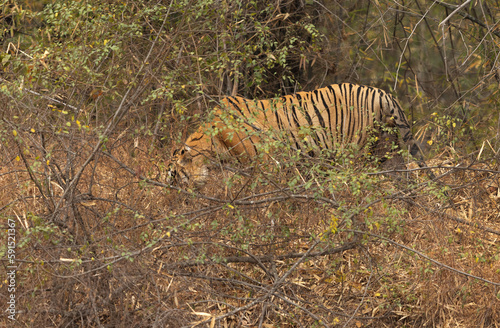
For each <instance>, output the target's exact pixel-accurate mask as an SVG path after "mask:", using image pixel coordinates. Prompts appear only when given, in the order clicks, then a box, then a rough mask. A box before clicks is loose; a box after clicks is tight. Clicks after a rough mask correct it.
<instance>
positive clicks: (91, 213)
mask: <svg viewBox="0 0 500 328" xmlns="http://www.w3.org/2000/svg"><path fill="white" fill-rule="evenodd" d="M125 144H132V142H130V143H127V142H126V140H121V142H120V145H125ZM149 144H150V142H148V141H147V140H145V141H144V145H149ZM113 145H118V143H113ZM120 145H118V146H113V147H112V146H111V144H110V146H109V147H108V149H107V150H106V153H107V154H111V155H112V157H109V156H107V155H106V153H101V152H100V153H99V154H98V156H96V157H95V159H94V160H93V161H92V163H91V164H89V166H88V167H87V168H86V169H85V171H84V174H83V176H82V178H81V180H80V181H79V183H78V186H77V188H75V190H74V192H73V193H67V192H66V193H65V191H66V190H67V188H68V185H67V184H66V185H64V184H62V185H61V181H66V182H67V181H69V179H67V178H71V177H72V175H71V174H70V176H69V177H64V176H63V174H62V173H61V174H60V176H59V177H56V176H55V174H56V172H58V170H55V169H54V167H52V168H51V169H50V170H43V169H37V170H35V176H36V177H37V181H38V182H39V184H40V186H41V187H42V190H44V197H43V196H42V195H41V191H40V189H38V188H37V186H36V184H35V183H34V182H33V180H32V179H31V177H30V175H29V174H28V173H27V170H26V166H25V165H24V162H23V160H22V159H21V160H20V161H16V160H15V157H16V156H14V155H15V153H9V151H7V150H5V149H4V150H3V151H4V154H10V156H4V162H3V165H2V167H1V171H0V173H1V176H0V181H1V184H0V185H1V186H2V187H1V189H0V196H1V199H2V203H1V206H2V214H3V217H4V218H12V219H15V220H16V224H17V241H18V245H19V246H18V248H17V250H16V258H17V260H18V266H19V268H18V272H17V283H18V288H17V291H16V295H17V297H18V304H17V311H18V314H17V319H18V321H19V323H22V324H23V325H26V326H61V327H65V326H72V327H79V326H80V327H93V326H99V325H102V326H113V327H125V326H131V325H133V326H136V327H183V326H194V325H196V324H198V325H197V327H204V326H206V327H209V326H212V324H214V325H215V327H258V326H261V327H301V326H302V327H315V326H318V327H319V326H328V327H335V326H339V327H340V326H346V327H424V326H427V327H473V326H474V327H477V326H479V327H498V326H499V322H500V318H499V313H500V301H499V294H498V284H499V283H500V281H499V279H498V277H499V272H500V260H499V243H498V238H499V235H500V233H499V230H500V229H498V227H499V224H500V216H499V214H498V213H499V212H500V211H499V209H500V203H499V198H498V196H497V195H498V184H497V185H495V183H498V182H497V181H498V170H497V169H496V168H494V167H489V166H488V165H487V164H485V163H480V164H477V163H476V164H474V165H472V166H470V167H465V166H463V168H461V169H454V170H453V171H452V172H451V173H450V174H448V175H446V176H445V177H443V178H442V180H441V181H442V183H443V184H446V185H448V186H451V187H452V190H451V191H450V196H451V197H452V199H453V201H454V203H455V208H447V203H446V202H443V201H440V200H437V199H436V197H435V196H433V195H432V194H431V193H430V191H429V190H430V189H429V188H428V187H427V186H425V185H423V186H421V187H420V189H418V188H417V189H416V190H417V191H416V192H414V193H413V194H409V193H406V194H399V195H398V196H397V197H396V196H394V197H392V198H391V197H387V199H386V200H385V201H384V202H378V203H374V204H372V205H370V206H369V207H368V204H366V203H363V202H361V201H360V197H366V196H367V193H365V192H362V193H361V194H358V195H355V194H353V192H352V190H350V189H349V188H346V189H344V190H337V191H335V192H332V191H331V190H327V189H324V190H321V189H320V188H315V187H314V185H313V187H311V189H308V190H306V189H300V188H299V189H298V191H294V192H292V191H290V190H284V189H283V188H284V187H285V185H282V184H280V183H278V182H279V181H283V180H280V177H279V173H276V174H275V175H273V176H274V177H275V178H276V179H274V180H271V179H267V180H266V179H263V180H262V181H261V182H259V183H256V184H255V187H253V188H251V185H252V183H253V182H255V177H257V176H258V175H255V177H253V178H252V179H251V180H250V182H248V179H247V178H245V177H243V178H241V179H239V180H238V181H236V182H235V184H234V185H233V186H232V187H227V186H226V185H225V184H224V183H222V182H221V181H222V180H223V179H225V178H228V177H231V176H232V174H230V173H228V172H222V173H217V174H216V175H215V176H214V178H213V179H212V181H210V182H209V183H208V184H207V185H206V186H204V187H202V188H198V189H194V193H190V192H189V191H186V190H187V189H189V188H187V189H186V190H184V189H170V188H167V187H165V186H164V185H162V182H163V181H164V174H165V172H164V170H163V169H162V161H163V159H164V156H162V155H161V153H160V154H159V155H155V154H153V153H148V152H147V151H146V150H145V149H146V146H143V145H142V144H140V143H139V144H138V147H137V148H134V149H128V148H126V147H124V146H120ZM79 149H80V152H79V153H78V155H77V157H76V158H75V159H74V160H73V161H72V162H71V165H72V166H73V168H75V169H78V168H80V167H81V165H82V163H83V162H84V161H85V159H86V158H87V157H88V156H90V148H88V149H87V148H85V147H83V146H82V147H80V148H79ZM63 155H64V154H63V153H62V152H61V153H60V154H57V153H55V154H54V155H53V158H52V159H51V162H52V165H55V164H58V165H59V166H60V167H63V164H65V163H67V162H66V157H64V156H63ZM30 156H31V157H30ZM30 156H26V161H27V162H28V163H33V161H35V157H36V154H35V153H34V154H31V155H30ZM116 159H119V161H117V160H116ZM439 162H441V163H442V162H444V159H435V160H434V162H433V165H435V164H436V163H439ZM42 168H43V165H42ZM437 171H438V170H436V172H435V173H438V172H437ZM439 171H440V172H439V173H445V172H447V169H440V170H439ZM60 172H63V171H62V170H61V171H60ZM68 172H69V171H68ZM49 177H50V181H49V180H48V178H49ZM143 178H150V179H151V181H150V182H146V181H144V180H142V181H141V179H143ZM58 179H60V180H58ZM65 179H66V180H65ZM418 179H420V180H422V181H424V180H425V179H427V178H426V177H425V176H420V177H419V178H418ZM47 181H49V182H48V183H49V184H50V185H51V188H49V189H48V188H47V184H46V183H47ZM271 182H273V183H271ZM495 186H496V187H495ZM44 188H45V189H44ZM377 188H388V189H389V188H394V184H393V182H392V180H391V179H385V180H382V181H380V185H379V186H378V187H377ZM495 188H496V189H495ZM314 192H317V193H318V194H317V195H316V198H314V197H313V194H314ZM370 192H372V193H373V192H374V191H370ZM495 192H496V193H497V194H495ZM63 195H65V196H64V198H61V197H62V196H63ZM299 196H301V197H299ZM305 196H309V198H306V197H305ZM319 196H321V197H325V199H327V200H330V201H331V202H330V203H328V202H326V200H324V201H322V200H321V199H320V198H318V197H319ZM250 201H253V202H254V203H249V202H250ZM58 202H60V205H59V208H58V210H57V211H55V210H54V208H55V207H54V206H56V205H55V204H57V203H58ZM356 206H358V207H359V208H362V209H363V210H362V211H360V212H359V213H357V214H356V215H353V216H352V220H353V223H352V224H350V225H349V224H347V223H348V220H347V219H348V217H346V216H345V210H346V209H354V208H355V207H356ZM366 208H369V211H366V210H364V209H366ZM343 211H344V212H343ZM54 213H55V215H54ZM367 213H371V214H367ZM343 215H344V216H343ZM334 222H336V224H337V228H338V231H337V232H336V233H335V234H331V233H330V234H325V232H326V231H330V232H332V229H333V231H334V230H335V229H334V227H333V226H332V225H335V224H334ZM488 229H489V230H488ZM353 230H356V231H363V232H365V235H364V236H363V235H360V234H353V233H352V231H353ZM350 231H351V232H350ZM153 241H154V242H153ZM4 244H5V243H4ZM341 245H345V246H349V247H346V249H345V250H343V251H339V252H336V251H335V249H336V248H338V247H341ZM403 246H404V247H405V248H403ZM415 251H417V252H419V253H420V254H422V255H425V256H427V257H428V258H423V257H421V256H419V255H416V253H415ZM321 252H324V253H321ZM304 254H307V255H308V257H307V258H305V257H304ZM429 259H431V260H432V261H433V262H431V261H430V260H429ZM445 265H446V266H448V267H450V268H452V269H453V271H452V270H450V269H449V268H447V267H445ZM465 273H466V274H468V275H466V274H465ZM474 277H479V278H481V279H483V281H481V280H477V279H475V278H474ZM486 281H490V282H494V283H495V284H496V285H495V284H492V283H488V282H486ZM3 288H5V287H3ZM2 320H3V319H2Z"/></svg>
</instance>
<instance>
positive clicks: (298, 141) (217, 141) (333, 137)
mask: <svg viewBox="0 0 500 328" xmlns="http://www.w3.org/2000/svg"><path fill="white" fill-rule="evenodd" d="M380 126H388V127H393V128H394V129H396V130H398V131H399V138H400V139H402V141H403V142H404V143H405V144H406V145H407V146H408V148H409V152H410V154H411V155H412V156H414V157H415V158H417V157H418V158H419V159H420V161H418V162H417V163H418V164H419V166H421V167H422V166H423V165H425V164H422V163H423V162H422V160H423V157H422V155H421V152H420V148H419V147H418V145H417V143H416V142H415V140H414V139H413V135H412V133H411V129H410V125H409V123H408V120H407V118H406V116H405V114H404V112H403V110H402V107H401V105H400V104H399V103H398V101H397V100H396V99H395V97H394V96H392V95H391V94H389V93H387V92H385V91H384V90H382V89H379V88H376V87H371V86H364V85H358V84H352V83H341V84H332V85H329V86H326V87H323V88H320V89H316V90H313V91H308V92H304V91H302V92H297V93H295V94H292V95H286V96H282V97H278V98H272V99H262V100H252V99H245V98H242V97H238V96H231V97H225V98H223V99H221V100H220V105H219V106H217V107H216V108H215V109H214V112H213V118H212V119H211V120H209V121H208V122H206V123H204V124H201V125H200V126H199V128H198V129H197V130H196V131H195V132H194V133H192V134H191V135H190V136H189V137H188V138H187V139H186V141H185V142H184V145H183V146H182V147H181V148H179V149H176V150H174V152H173V154H172V160H171V161H172V162H171V163H172V166H173V168H171V170H170V171H169V175H170V176H171V177H172V176H177V177H180V178H181V179H182V181H183V182H190V181H192V182H194V183H195V184H203V183H205V182H206V180H207V178H208V177H209V169H208V164H209V163H210V161H211V160H213V159H214V155H226V156H227V155H229V156H234V157H236V158H237V159H238V160H239V161H240V162H248V161H249V160H251V159H253V158H255V157H256V156H257V155H258V154H259V144H260V143H261V141H262V138H261V137H259V135H260V133H262V132H263V131H271V130H272V131H282V132H285V133H286V135H287V136H288V138H290V141H291V142H292V144H293V145H295V147H296V149H305V150H307V149H332V150H335V147H338V146H339V144H356V145H359V146H360V147H362V146H364V145H365V144H366V143H367V141H368V139H369V136H370V131H374V130H375V129H377V128H380ZM235 127H236V128H235ZM304 127H305V128H309V129H310V132H309V133H307V134H304V132H303V131H304ZM399 142H400V140H398V143H399Z"/></svg>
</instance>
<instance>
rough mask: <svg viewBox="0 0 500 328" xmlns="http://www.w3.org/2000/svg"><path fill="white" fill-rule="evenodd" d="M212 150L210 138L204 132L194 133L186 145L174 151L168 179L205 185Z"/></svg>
mask: <svg viewBox="0 0 500 328" xmlns="http://www.w3.org/2000/svg"><path fill="white" fill-rule="evenodd" d="M211 151H212V150H211V142H210V138H209V137H207V136H206V135H205V134H204V133H202V132H198V131H197V132H195V133H193V134H192V135H191V136H189V138H188V139H187V140H186V142H185V144H184V146H182V147H181V148H179V149H176V150H174V151H173V153H172V158H171V162H170V165H169V168H168V178H167V179H168V180H167V181H168V182H169V183H172V182H180V183H194V184H195V185H203V184H204V183H205V182H206V179H207V178H208V164H209V163H210V158H211V156H210V155H211Z"/></svg>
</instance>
